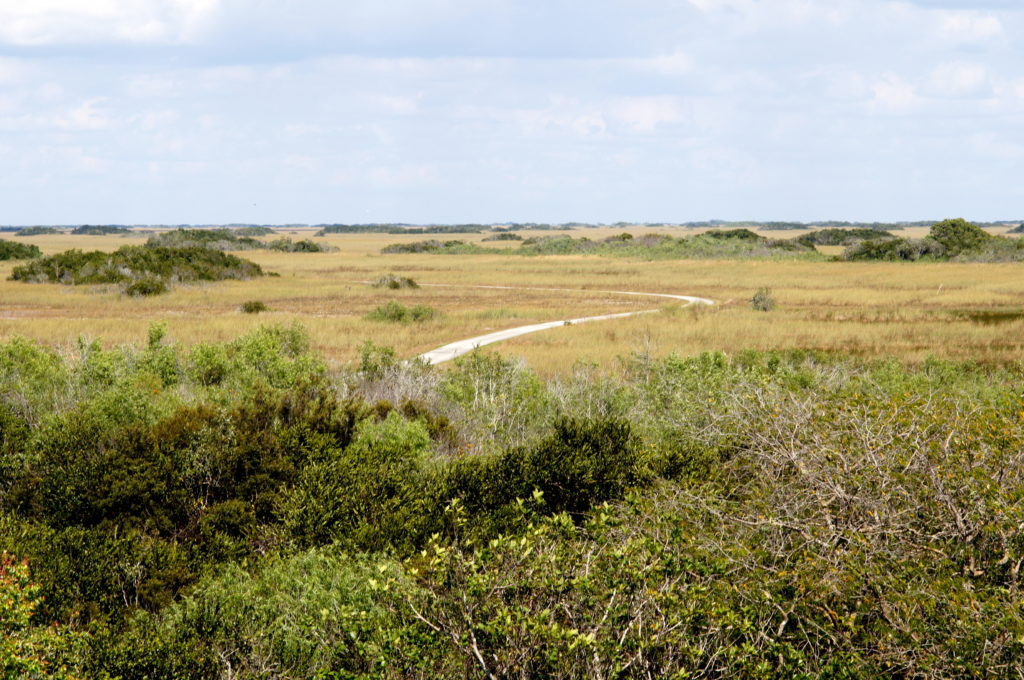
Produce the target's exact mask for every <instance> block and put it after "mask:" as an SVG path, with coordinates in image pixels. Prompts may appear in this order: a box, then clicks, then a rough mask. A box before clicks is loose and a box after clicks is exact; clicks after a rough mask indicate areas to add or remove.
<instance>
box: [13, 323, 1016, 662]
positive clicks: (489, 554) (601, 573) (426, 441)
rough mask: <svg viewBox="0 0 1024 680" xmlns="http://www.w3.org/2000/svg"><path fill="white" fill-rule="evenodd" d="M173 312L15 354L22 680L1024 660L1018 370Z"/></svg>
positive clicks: (21, 347)
mask: <svg viewBox="0 0 1024 680" xmlns="http://www.w3.org/2000/svg"><path fill="white" fill-rule="evenodd" d="M773 313H774V312H773ZM169 330H171V327H169V326H165V325H162V324H154V325H152V326H150V328H149V331H148V334H147V335H148V337H147V338H146V339H145V341H144V342H142V343H141V344H142V346H141V347H136V348H133V347H129V346H122V347H113V348H109V349H104V347H103V346H102V345H101V344H100V343H99V342H95V341H93V342H89V341H83V342H81V343H79V344H78V345H77V346H75V347H73V348H65V349H64V350H61V351H56V350H53V349H50V348H47V347H43V346H41V345H37V344H35V343H32V342H28V341H24V340H11V341H7V342H5V343H4V344H2V345H0V392H2V394H3V395H4V399H3V401H2V408H0V551H7V553H8V555H17V556H18V559H17V560H15V559H13V558H12V557H9V556H5V557H4V558H3V562H2V564H0V591H2V592H0V613H2V614H3V617H2V618H0V620H2V621H3V622H4V624H3V625H4V626H5V636H4V637H3V639H2V642H0V645H2V646H0V652H2V654H0V662H2V663H4V664H6V667H5V668H4V670H5V672H6V673H7V674H8V675H9V676H11V677H33V676H32V675H30V673H33V672H34V673H35V674H36V676H45V675H46V674H47V673H49V675H50V676H52V677H72V676H73V677H88V678H113V677H119V678H123V679H124V680H128V679H130V678H184V677H188V678H317V677H319V678H360V677H363V678H380V677H385V678H386V677H393V678H407V677H424V678H426V677H430V678H465V677H480V678H489V677H496V678H511V677H553V678H592V677H617V678H648V677H687V676H690V677H737V678H772V677H778V678H794V677H827V678H883V677H884V678H893V677H904V678H912V677H921V678H925V677H1013V675H1014V674H1015V673H1016V672H1017V671H1018V670H1019V669H1020V668H1021V667H1022V663H1024V644H1022V641H1024V618H1022V614H1024V612H1022V605H1021V599H1020V591H1019V587H1020V584H1019V571H1020V567H1021V564H1022V562H1024V530H1022V528H1021V527H1022V526H1024V516H1022V513H1024V503H1022V502H1021V501H1022V500H1024V499H1022V498H1021V494H1022V493H1024V479H1022V475H1024V461H1022V460H1021V456H1022V455H1024V453H1022V452H1024V401H1022V399H1021V395H1020V385H1021V380H1022V378H1024V370H1022V367H1021V365H1020V364H1019V363H1013V364H1004V365H1002V366H992V365H989V366H984V365H980V364H976V363H969V362H953V361H943V360H937V359H933V360H929V361H926V362H924V363H922V364H920V365H918V366H914V367H908V366H906V365H904V364H902V363H900V362H896V361H892V360H852V359H849V358H841V357H840V356H839V355H837V354H828V353H816V352H806V351H803V352H739V353H735V354H732V355H725V354H722V353H715V352H711V353H701V354H696V355H692V356H687V357H684V356H679V355H674V354H670V355H667V356H663V357H658V356H654V355H651V354H649V353H646V352H642V351H641V352H633V353H625V354H623V356H622V358H621V359H620V360H619V361H618V362H615V363H613V364H610V365H606V366H595V365H592V364H586V363H579V364H577V365H575V366H574V367H573V368H572V369H571V370H567V371H565V372H563V373H562V374H561V375H560V376H559V377H557V378H552V379H547V380H545V379H542V378H541V377H539V376H538V375H537V374H535V373H534V372H533V371H531V370H530V369H529V368H528V367H527V366H525V365H524V364H523V363H522V362H520V361H517V360H513V359H506V358H503V357H501V356H500V355H497V354H492V353H474V354H471V355H467V356H466V357H463V358H462V359H460V360H458V361H457V363H456V364H455V365H454V366H452V367H451V368H450V369H448V370H440V369H433V368H430V367H427V366H423V365H420V364H417V363H415V362H413V363H402V362H399V361H398V360H397V359H396V355H395V352H394V351H393V350H390V349H388V348H386V347H382V346H379V345H373V344H372V343H365V344H363V345H362V346H361V347H360V350H359V358H358V360H357V361H356V362H354V363H353V364H351V365H349V366H347V367H337V368H329V367H328V366H327V364H326V363H325V361H324V360H323V359H322V358H321V357H320V356H319V355H318V354H317V353H315V352H314V351H312V350H311V348H310V338H309V336H308V335H307V333H306V331H305V330H304V329H303V328H301V327H300V326H279V325H278V326H273V325H272V326H265V327H261V328H259V329H257V330H255V331H253V332H251V333H249V334H246V335H243V336H241V337H238V338H236V339H235V340H232V341H230V342H226V343H201V344H196V345H193V346H191V347H185V346H181V345H178V344H175V343H172V342H171V341H170V340H169V337H168V331H169ZM21 559H26V560H27V565H23V564H22V563H21V561H20V560H21ZM54 622H56V625H54ZM33 668H35V669H37V670H35V671H32V670H26V669H33Z"/></svg>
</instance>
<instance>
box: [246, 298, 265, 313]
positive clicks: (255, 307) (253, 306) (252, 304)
mask: <svg viewBox="0 0 1024 680" xmlns="http://www.w3.org/2000/svg"><path fill="white" fill-rule="evenodd" d="M239 310H241V311H242V312H243V313H244V314H259V313H260V312H265V311H267V305H266V303H264V302H263V301H262V300H248V301H246V302H243V303H242V305H241V307H239Z"/></svg>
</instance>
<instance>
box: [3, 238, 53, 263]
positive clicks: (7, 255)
mask: <svg viewBox="0 0 1024 680" xmlns="http://www.w3.org/2000/svg"><path fill="white" fill-rule="evenodd" d="M42 254H43V253H42V251H41V250H39V246H34V245H32V244H29V243H16V242H14V241H5V240H3V239H0V260H31V259H32V258H36V257H41V256H42Z"/></svg>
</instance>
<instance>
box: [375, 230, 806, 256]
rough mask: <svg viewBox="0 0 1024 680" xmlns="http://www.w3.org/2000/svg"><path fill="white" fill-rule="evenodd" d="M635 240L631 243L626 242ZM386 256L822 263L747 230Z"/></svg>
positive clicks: (547, 240) (416, 248)
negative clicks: (740, 259)
mask: <svg viewBox="0 0 1024 680" xmlns="http://www.w3.org/2000/svg"><path fill="white" fill-rule="evenodd" d="M623 236H629V238H623ZM381 252H382V253H431V254H453V255H466V254H469V255H472V254H480V253H506V254H507V253H514V254H518V255H613V256H623V257H640V258H646V259H667V258H714V257H723V258H725V257H786V258H789V257H801V256H803V257H817V256H816V254H815V252H814V249H813V248H812V247H809V246H806V245H803V244H801V243H797V242H795V241H787V240H779V239H767V238H764V237H762V236H758V235H757V234H755V233H754V232H752V231H749V230H747V229H735V230H729V231H717V230H713V231H708V232H705V233H703V234H697V235H696V236H684V237H682V238H674V237H672V236H669V235H667V234H646V235H643V236H638V237H636V238H633V237H632V236H630V235H629V234H620V235H618V236H611V237H608V238H606V239H603V240H599V241H596V240H591V239H589V238H587V237H585V236H583V237H580V238H573V237H571V236H564V235H560V236H540V237H535V238H528V239H525V240H523V241H522V243H521V244H520V246H519V247H518V248H515V249H505V248H493V247H492V248H487V247H484V246H480V245H477V244H475V243H466V242H464V241H445V242H443V243H442V242H441V241H437V240H431V241H417V242H415V243H395V244H392V245H389V246H386V247H385V248H383V249H382V250H381Z"/></svg>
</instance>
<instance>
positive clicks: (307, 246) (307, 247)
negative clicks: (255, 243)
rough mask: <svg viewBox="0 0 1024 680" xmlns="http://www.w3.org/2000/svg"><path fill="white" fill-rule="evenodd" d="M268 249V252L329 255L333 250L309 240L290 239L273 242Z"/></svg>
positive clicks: (268, 245)
mask: <svg viewBox="0 0 1024 680" xmlns="http://www.w3.org/2000/svg"><path fill="white" fill-rule="evenodd" d="M266 247H267V249H268V250H280V251H281V252H285V253H327V252H330V251H331V250H333V249H332V248H331V247H330V246H324V245H320V244H319V243H316V242H314V241H310V240H309V239H306V240H303V241H292V240H291V239H290V238H281V239H278V240H276V241H271V242H270V243H268V244H267V246H266Z"/></svg>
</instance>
